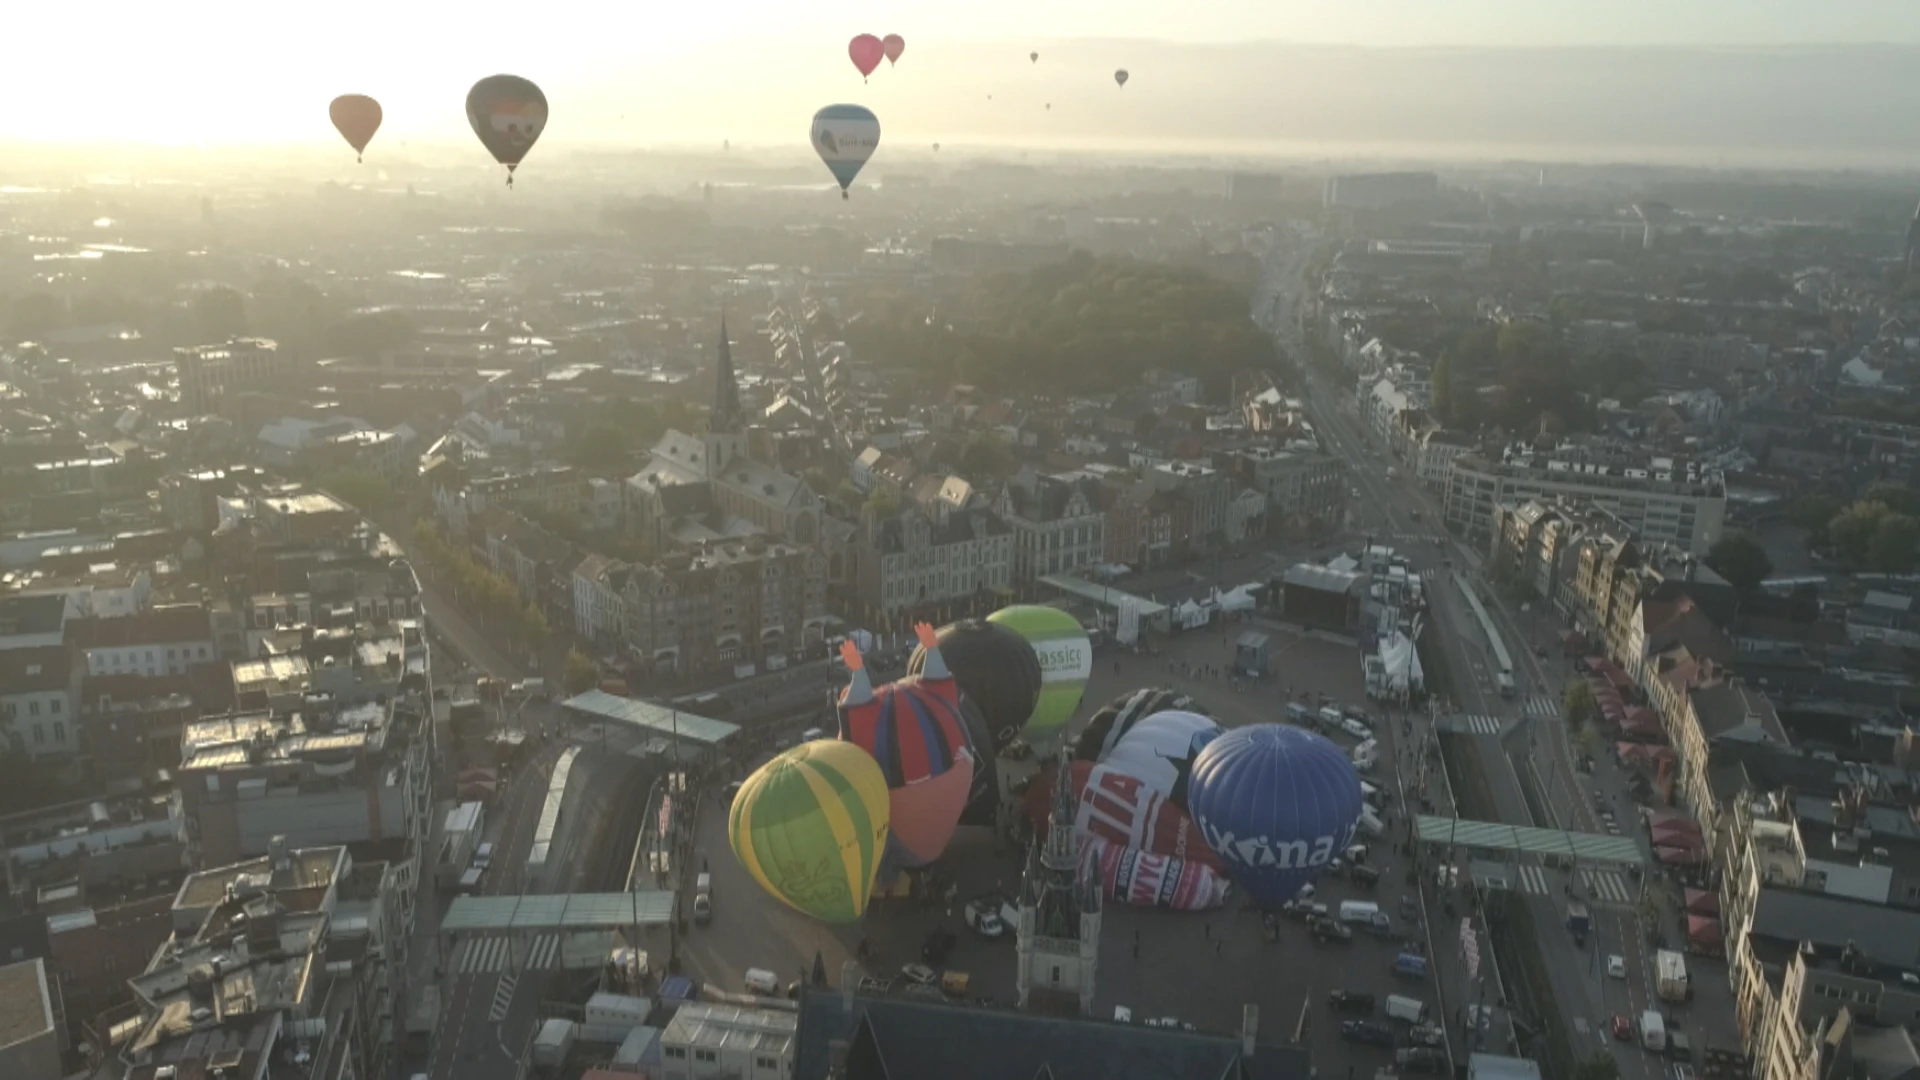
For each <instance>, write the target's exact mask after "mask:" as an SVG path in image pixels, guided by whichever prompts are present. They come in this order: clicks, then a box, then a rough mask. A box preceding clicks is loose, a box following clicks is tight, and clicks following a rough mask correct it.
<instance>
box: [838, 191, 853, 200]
mask: <svg viewBox="0 0 1920 1080" xmlns="http://www.w3.org/2000/svg"><path fill="white" fill-rule="evenodd" d="M840 198H841V200H842V201H844V200H847V199H851V198H853V196H851V195H849V194H847V193H846V192H844V191H843V192H841V193H840Z"/></svg>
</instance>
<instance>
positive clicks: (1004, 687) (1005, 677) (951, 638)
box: [907, 619, 1040, 754]
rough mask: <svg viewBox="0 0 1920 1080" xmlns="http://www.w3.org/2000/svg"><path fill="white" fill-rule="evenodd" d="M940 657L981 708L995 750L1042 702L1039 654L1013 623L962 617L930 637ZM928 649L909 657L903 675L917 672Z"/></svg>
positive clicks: (1014, 736) (1017, 732)
mask: <svg viewBox="0 0 1920 1080" xmlns="http://www.w3.org/2000/svg"><path fill="white" fill-rule="evenodd" d="M934 640H935V641H937V642H939V644H940V656H941V658H942V659H944V660H945V661H946V663H947V670H948V671H951V672H952V673H953V678H954V681H955V682H957V683H959V684H960V690H961V692H962V693H964V694H966V695H967V697H969V698H972V699H973V703H974V704H975V705H977V706H979V708H980V713H981V715H982V716H983V717H984V718H985V719H986V722H987V730H988V731H989V732H991V733H992V736H993V743H992V745H991V746H990V747H988V752H990V753H994V754H997V753H999V752H1000V751H1002V750H1005V749H1006V748H1007V745H1008V744H1009V743H1011V742H1013V740H1015V739H1017V738H1019V737H1020V729H1021V728H1022V727H1024V726H1025V725H1026V722H1027V718H1028V717H1030V716H1032V715H1033V707H1034V705H1035V704H1036V703H1038V701H1039V700H1040V658H1039V656H1037V655H1035V653H1034V651H1033V646H1032V645H1030V644H1028V643H1027V639H1026V638H1024V637H1021V636H1020V633H1019V632H1018V631H1016V630H1014V629H1012V628H1011V627H1007V626H1002V625H1000V624H999V623H991V622H988V621H986V620H985V619H962V620H961V621H959V622H957V623H949V624H948V625H946V626H943V627H941V628H940V630H939V632H938V633H936V634H935V635H934ZM925 663H926V650H924V649H915V650H914V651H913V655H912V656H910V657H908V658H907V674H909V675H918V674H920V670H921V668H922V666H923V665H924V664H925Z"/></svg>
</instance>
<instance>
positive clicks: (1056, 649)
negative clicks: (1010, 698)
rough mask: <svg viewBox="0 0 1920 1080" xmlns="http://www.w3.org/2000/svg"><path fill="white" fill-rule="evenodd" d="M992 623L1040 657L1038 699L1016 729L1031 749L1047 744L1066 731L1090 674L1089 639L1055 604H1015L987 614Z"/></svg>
mask: <svg viewBox="0 0 1920 1080" xmlns="http://www.w3.org/2000/svg"><path fill="white" fill-rule="evenodd" d="M987 621H988V622H990V623H998V624H999V625H1001V626H1004V627H1006V628H1008V629H1009V630H1013V631H1015V632H1017V633H1018V634H1019V635H1020V636H1021V637H1024V638H1026V639H1027V643H1028V644H1030V645H1032V646H1033V651H1034V655H1036V656H1038V657H1039V658H1040V700H1039V701H1038V702H1037V703H1036V704H1035V705H1034V707H1033V715H1032V716H1030V717H1028V718H1027V723H1026V726H1025V727H1023V728H1021V729H1020V737H1021V738H1022V739H1025V740H1026V742H1027V745H1029V746H1032V747H1034V748H1035V749H1040V750H1044V749H1047V748H1050V747H1051V746H1052V745H1053V744H1054V743H1055V742H1056V741H1057V740H1058V739H1059V738H1060V736H1061V735H1063V734H1065V732H1066V729H1067V721H1069V720H1072V719H1073V714H1074V710H1076V709H1078V708H1079V707H1080V698H1081V696H1082V695H1084V694H1085V693H1086V692H1087V679H1088V678H1090V677H1091V676H1092V675H1093V642H1092V641H1091V640H1090V639H1089V638H1088V637H1087V631H1086V628H1085V627H1083V626H1081V625H1080V620H1078V619H1076V618H1074V617H1073V616H1071V615H1069V614H1067V613H1066V612H1064V611H1061V610H1060V609H1059V608H1053V607H1044V606H1041V605H1037V604H1016V605H1014V606H1013V607H1007V608H1001V609H1000V610H999V611H996V612H994V613H993V614H991V615H989V616H987Z"/></svg>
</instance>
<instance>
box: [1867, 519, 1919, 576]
mask: <svg viewBox="0 0 1920 1080" xmlns="http://www.w3.org/2000/svg"><path fill="white" fill-rule="evenodd" d="M1867 561H1868V562H1869V563H1870V564H1872V566H1873V568H1874V569H1875V570H1879V571H1881V572H1882V573H1887V574H1906V573H1911V572H1912V571H1913V567H1914V563H1915V562H1916V561H1920V519H1915V518H1911V517H1908V516H1907V515H1905V514H1885V515H1883V516H1882V517H1881V518H1880V523H1879V524H1878V525H1876V526H1875V527H1874V530H1873V539H1872V540H1871V541H1869V542H1868V544H1867Z"/></svg>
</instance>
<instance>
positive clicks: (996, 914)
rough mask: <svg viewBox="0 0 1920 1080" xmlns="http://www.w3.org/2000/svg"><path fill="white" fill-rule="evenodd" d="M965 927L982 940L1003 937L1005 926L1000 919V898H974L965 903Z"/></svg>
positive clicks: (1005, 932)
mask: <svg viewBox="0 0 1920 1080" xmlns="http://www.w3.org/2000/svg"><path fill="white" fill-rule="evenodd" d="M967 926H968V927H970V928H971V929H972V930H973V932H974V933H976V934H979V935H980V936H981V937H983V938H988V939H990V940H991V939H998V938H1003V937H1005V936H1006V935H1007V924H1006V923H1005V922H1004V921H1003V920H1002V919H1001V918H1000V898H999V897H997V896H976V897H974V898H973V899H972V900H969V901H967Z"/></svg>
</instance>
